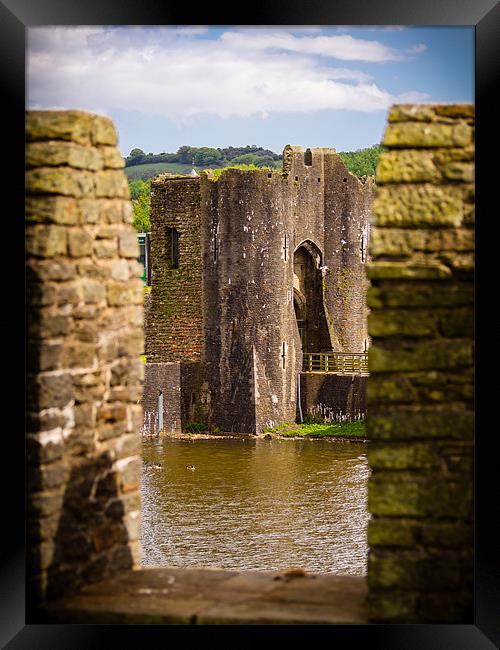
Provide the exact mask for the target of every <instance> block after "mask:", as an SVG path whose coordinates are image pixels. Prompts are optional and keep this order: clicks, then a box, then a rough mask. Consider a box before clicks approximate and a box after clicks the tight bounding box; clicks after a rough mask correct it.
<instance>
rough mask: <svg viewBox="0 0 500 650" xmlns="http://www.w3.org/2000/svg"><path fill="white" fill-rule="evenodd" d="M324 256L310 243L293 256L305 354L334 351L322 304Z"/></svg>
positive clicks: (295, 297) (295, 301)
mask: <svg viewBox="0 0 500 650" xmlns="http://www.w3.org/2000/svg"><path fill="white" fill-rule="evenodd" d="M321 266H322V253H321V251H320V249H319V248H318V247H317V246H316V244H314V243H313V242H311V241H305V242H302V243H301V244H300V245H299V246H298V247H297V248H296V249H295V252H294V256H293V306H294V310H295V317H296V319H297V328H298V331H299V336H300V341H301V344H302V351H303V352H306V351H307V352H320V351H321V350H328V349H331V347H332V346H331V341H330V334H329V330H328V324H327V321H326V316H325V307H324V302H323V276H322V273H321Z"/></svg>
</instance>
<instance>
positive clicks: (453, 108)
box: [368, 105, 474, 623]
mask: <svg viewBox="0 0 500 650" xmlns="http://www.w3.org/2000/svg"><path fill="white" fill-rule="evenodd" d="M383 144H384V145H385V146H386V147H387V148H388V151H387V152H386V153H384V154H382V156H381V158H380V161H379V164H378V168H377V175H376V181H377V186H378V189H377V197H376V200H375V203H374V206H373V214H374V222H375V225H374V227H373V229H372V237H371V244H370V250H371V255H372V258H373V261H372V262H371V263H370V264H369V266H368V274H369V277H370V279H371V284H372V286H371V288H370V290H369V293H368V305H369V307H370V309H371V314H370V316H369V321H368V323H369V334H370V335H371V337H372V341H373V344H372V348H371V349H370V353H369V367H370V372H371V376H370V379H369V382H368V436H369V438H370V439H371V440H372V442H371V443H370V446H369V450H368V459H369V464H370V467H371V469H372V475H371V478H370V481H369V503H368V508H369V510H370V512H371V514H372V519H371V521H370V524H369V530H368V540H369V545H370V555H369V564H368V583H369V591H370V598H369V605H370V617H371V620H373V621H379V622H383V621H391V622H456V623H472V622H473V607H472V605H473V522H472V517H473V453H474V438H473V417H474V413H473V269H474V262H473V248H474V226H473V224H474V203H473V201H474V109H473V106H471V105H435V106H433V105H415V106H413V105H400V106H393V107H392V108H391V110H390V112H389V125H388V127H387V130H386V132H385V136H384V142H383Z"/></svg>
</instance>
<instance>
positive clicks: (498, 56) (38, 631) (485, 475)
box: [0, 0, 500, 650]
mask: <svg viewBox="0 0 500 650" xmlns="http://www.w3.org/2000/svg"><path fill="white" fill-rule="evenodd" d="M175 24H177V25H183V24H186V25H191V24H198V25H203V24H207V25H415V26H417V25H422V26H424V25H425V26H433V25H435V26H440V25H442V26H446V25H471V26H475V34H476V114H477V127H476V145H477V157H476V174H477V181H476V205H477V209H478V224H479V226H478V230H477V233H476V243H477V245H478V248H479V249H480V253H479V255H478V263H477V265H476V287H477V289H476V343H477V353H476V367H477V368H481V366H482V367H483V368H487V366H488V361H489V360H490V353H491V352H492V351H494V348H495V345H494V341H495V340H496V339H495V337H496V336H497V330H498V327H496V328H495V325H496V319H495V318H486V319H484V320H483V321H482V320H481V317H480V311H482V309H480V307H481V306H483V307H485V309H486V310H489V309H490V307H491V305H490V299H491V300H495V299H496V295H492V296H490V295H489V292H488V300H485V302H484V303H483V302H482V300H483V299H482V298H481V291H482V289H479V285H481V286H484V285H487V284H488V278H489V277H491V274H490V270H491V267H490V269H488V263H489V262H490V260H493V261H494V260H495V253H496V251H495V250H494V249H493V246H494V242H495V238H494V237H493V236H491V237H490V232H492V230H493V227H494V225H495V224H494V223H493V222H494V221H495V220H496V221H498V216H497V213H498V208H497V203H498V200H497V198H496V196H494V195H493V189H496V186H497V185H498V180H497V176H498V172H497V171H496V169H495V166H494V165H493V164H491V165H490V164H489V163H488V162H486V161H487V160H488V159H487V158H486V156H487V151H488V150H489V149H492V148H493V147H494V146H495V136H496V134H497V133H498V129H497V128H496V127H495V122H497V123H498V120H495V117H496V112H497V109H496V106H497V105H496V104H495V101H494V93H495V91H496V90H497V87H498V82H497V80H498V68H499V62H500V52H499V49H500V6H499V4H498V2H497V1H496V0H474V2H472V1H471V0H419V1H417V0H399V1H398V2H397V3H395V2H393V0H383V1H376V2H375V1H370V0H358V2H356V3H354V2H346V1H343V2H335V1H334V0H331V1H330V2H322V1H321V0H314V1H311V0H308V1H307V2H306V1H305V0H304V1H302V2H297V0H293V1H292V2H287V3H278V2H275V3H273V4H271V3H270V2H267V3H255V2H253V3H247V4H245V5H243V4H242V3H239V4H237V5H233V6H232V7H226V6H223V5H220V6H219V7H217V6H215V5H214V4H213V3H210V4H209V3H202V4H198V3H196V4H191V5H190V6H186V3H172V2H167V1H166V0H165V1H164V2H159V1H158V0H121V1H120V2H117V1H109V0H108V1H104V2H103V1H102V0H101V1H100V2H98V1H96V0H87V1H86V2H75V1H74V0H2V1H1V2H0V30H1V37H0V66H1V75H0V82H1V84H2V90H3V92H2V95H1V96H2V98H3V101H2V108H3V119H2V126H3V135H4V147H6V148H5V149H4V153H5V152H9V155H8V161H9V162H8V169H7V174H6V175H7V179H6V182H5V185H4V188H6V193H5V196H4V198H6V195H8V196H9V198H10V200H11V206H10V209H9V210H8V211H6V213H7V214H8V215H11V216H10V218H9V228H8V230H9V241H10V242H11V243H10V246H11V247H12V249H13V250H11V251H10V253H11V257H12V261H9V267H8V269H9V272H8V273H7V274H6V276H5V277H6V278H7V285H8V287H12V293H14V294H15V295H17V297H18V298H19V297H20V296H22V293H23V292H22V290H19V288H17V289H14V286H17V287H19V285H14V283H13V282H12V284H11V281H12V280H13V279H14V278H15V279H16V281H17V280H18V279H20V278H23V277H24V257H23V255H22V253H20V252H19V251H22V250H23V248H24V247H23V241H24V226H22V225H21V218H20V217H21V215H22V213H23V211H24V110H25V31H26V29H27V28H29V27H32V26H37V25H175ZM496 146H497V148H498V145H496ZM495 194H496V193H495ZM14 216H15V218H14ZM4 233H5V231H4ZM18 238H19V242H18ZM497 241H498V240H497ZM12 242H15V245H14V244H13V243H12ZM488 245H490V246H491V247H492V248H491V250H488ZM16 251H17V252H16ZM497 256H498V254H497ZM485 293H486V292H485ZM5 295H6V293H5V289H4V296H5ZM8 300H9V302H8V304H9V305H13V304H14V303H16V302H18V304H19V305H20V310H19V311H16V312H14V313H15V316H14V317H12V315H11V313H10V312H9V314H8V318H7V317H6V316H7V315H6V314H4V317H3V319H2V320H0V323H2V324H3V325H4V326H5V327H4V328H3V329H2V331H3V332H4V333H5V337H4V363H5V364H6V365H5V367H6V368H7V369H8V370H9V375H8V376H9V385H10V384H11V381H10V377H14V378H15V377H17V376H19V377H20V381H23V383H22V384H21V386H23V385H24V378H23V370H22V364H21V361H20V360H21V358H22V356H23V355H22V350H23V349H24V331H23V328H22V327H21V325H20V324H21V322H23V318H24V309H23V306H24V301H22V298H21V299H20V300H17V301H16V300H14V297H12V301H10V299H8ZM488 313H489V312H488ZM485 321H486V322H485ZM488 326H489V327H490V329H488ZM495 330H496V331H495ZM20 351H21V354H19V352H20ZM483 359H484V361H485V362H484V364H483ZM482 364H483V365H482ZM17 373H19V375H18V374H17ZM21 378H22V379H21ZM476 379H477V390H476V412H477V424H476V471H475V475H476V482H475V490H476V492H475V494H476V509H475V511H476V536H475V558H476V597H475V609H476V614H475V624H474V625H366V626H335V627H334V628H333V629H329V630H327V631H326V635H327V637H328V640H329V639H330V634H332V635H333V637H332V640H333V641H336V642H339V641H342V640H344V641H346V642H348V643H352V642H353V641H355V642H363V641H365V642H366V644H367V646H368V647H370V648H383V649H384V650H391V649H392V648H394V649H397V650H402V649H404V650H412V649H413V648H416V649H419V648H424V649H426V650H430V649H438V648H439V649H440V648H443V649H444V648H447V649H450V650H460V649H462V648H463V649H464V650H472V649H474V650H481V649H482V648H485V649H487V648H495V647H496V648H499V647H500V580H499V571H498V559H497V556H498V550H497V547H498V540H497V538H496V536H495V534H494V532H493V531H494V524H495V523H496V522H495V517H496V516H497V513H499V512H500V508H499V505H500V498H499V494H500V490H498V486H497V485H496V481H495V479H496V478H497V476H498V474H499V472H498V469H499V466H498V462H497V458H498V454H496V453H495V450H494V440H493V438H494V436H495V435H496V434H495V432H494V429H495V424H496V422H495V419H494V406H495V404H496V401H497V400H496V392H497V391H496V389H495V382H494V381H493V380H492V381H491V382H490V381H489V380H483V379H481V377H480V375H479V373H477V372H476ZM497 383H498V382H497ZM11 393H16V394H18V395H22V388H21V387H20V388H19V389H18V390H17V391H15V390H14V389H13V385H10V387H9V390H8V391H6V392H5V393H4V399H5V401H6V404H5V407H7V408H5V410H8V411H9V412H10V414H11V415H13V416H14V417H13V418H12V420H13V421H12V424H9V425H8V426H7V425H6V424H4V436H3V444H4V456H3V458H4V465H5V470H4V471H3V472H1V473H0V474H1V475H2V479H4V485H3V496H4V502H6V503H8V504H10V505H11V506H12V514H11V516H10V518H5V519H4V526H3V531H4V532H3V535H2V537H3V546H4V550H3V553H2V555H1V556H0V557H1V559H0V562H1V579H0V602H1V615H0V616H1V618H0V642H1V644H2V647H7V648H12V649H17V648H37V649H42V648H50V649H51V650H54V649H56V648H71V649H72V650H73V649H75V648H86V649H87V648H97V647H104V646H109V645H110V644H112V643H117V641H118V638H119V637H120V638H123V639H126V640H127V641H128V642H129V643H131V644H132V643H133V644H134V645H136V643H137V642H138V641H139V640H143V638H144V635H147V636H148V638H149V640H150V641H151V640H155V642H162V641H163V642H171V638H172V634H173V633H174V630H173V629H172V628H171V627H169V628H168V629H165V628H163V627H162V626H157V627H156V628H153V627H148V626H98V625H95V626H81V625H25V611H24V608H25V587H24V575H25V568H24V563H25V539H24V528H25V501H24V472H23V470H22V469H21V468H23V467H24V439H23V434H22V433H21V432H20V431H19V429H20V426H19V423H18V418H17V415H19V413H20V412H22V408H23V400H22V399H21V403H20V406H19V408H16V407H14V404H15V400H13V399H11ZM485 418H488V420H486V419H485ZM490 418H492V419H491V422H490V421H489V420H490ZM485 423H486V424H485ZM8 467H12V472H11V474H10V475H9V474H8V472H7V471H6V469H7V468H8ZM221 631H222V630H221ZM225 631H226V630H225ZM248 631H249V628H247V630H246V632H248ZM298 631H299V630H294V631H293V634H294V636H295V635H296V633H297V632H298ZM180 632H182V635H183V639H184V641H185V640H188V641H189V637H187V636H185V635H187V634H188V635H189V634H193V633H194V628H189V629H188V628H183V630H182V631H181V630H177V631H176V634H178V633H180ZM310 632H311V628H308V630H307V635H308V638H310V637H309V635H310ZM139 637H140V638H139Z"/></svg>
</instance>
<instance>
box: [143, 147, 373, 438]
mask: <svg viewBox="0 0 500 650" xmlns="http://www.w3.org/2000/svg"><path fill="white" fill-rule="evenodd" d="M372 200H373V179H363V180H360V179H358V178H357V177H355V176H354V175H352V174H350V173H349V172H348V171H347V169H346V167H345V166H344V164H343V163H342V161H341V159H340V157H339V156H338V155H337V154H336V153H335V151H334V150H333V149H310V150H309V149H308V150H307V151H304V150H303V149H302V148H301V147H292V146H289V145H287V147H285V150H284V168H283V172H282V173H280V172H272V171H269V170H255V171H242V170H238V169H228V170H226V171H224V172H223V173H222V174H221V176H220V177H219V178H218V180H212V179H211V178H209V176H208V175H207V174H206V173H202V174H201V176H200V177H199V178H196V177H195V178H193V177H177V178H171V177H163V178H162V177H160V178H158V179H157V180H156V181H155V182H153V184H152V199H151V223H152V232H151V248H152V250H151V257H152V267H153V269H152V276H153V277H152V291H151V307H150V309H149V312H148V317H147V322H146V354H147V360H148V364H147V367H146V385H145V403H146V401H147V402H148V404H149V405H152V404H153V402H154V399H155V396H157V395H158V393H159V391H163V392H164V393H166V392H168V391H169V392H170V393H171V392H172V390H173V386H174V384H175V380H174V378H172V379H171V380H169V382H168V385H158V383H156V379H155V377H156V378H157V377H158V373H159V369H158V364H171V363H177V364H179V371H178V372H179V373H181V374H182V373H183V372H184V370H182V368H183V367H184V366H186V368H187V367H189V366H191V365H192V364H200V368H201V374H199V375H198V377H199V380H198V383H197V386H194V385H193V382H190V384H189V390H192V395H193V397H192V399H193V400H194V404H193V405H192V409H191V415H189V416H188V415H187V410H186V407H185V406H183V407H182V408H181V402H183V401H184V402H185V401H186V399H185V395H183V394H182V392H183V391H182V390H181V391H180V394H179V397H178V400H177V406H176V407H175V408H174V411H175V413H177V414H181V413H185V415H184V416H182V417H181V418H180V421H179V418H176V422H178V428H182V427H184V426H185V424H186V422H187V420H186V419H185V418H187V417H197V418H198V419H201V420H202V421H204V422H206V423H208V424H209V425H210V426H217V427H219V428H220V429H221V430H223V431H235V432H260V431H262V430H263V428H264V427H265V426H273V425H275V424H277V423H278V422H287V421H294V420H295V417H296V408H297V386H298V380H299V373H300V371H301V369H302V347H303V346H302V344H301V338H300V334H299V328H298V322H297V318H299V320H302V321H303V323H304V325H303V328H304V336H305V337H306V339H307V343H306V348H307V351H309V352H319V351H325V350H334V351H339V352H341V351H348V352H363V351H365V350H366V348H367V345H368V334H367V329H366V316H367V311H368V309H367V306H366V289H367V284H368V283H367V279H366V275H365V270H364V267H365V263H366V256H367V252H366V251H367V242H368V237H369V216H370V214H371V204H372ZM172 229H175V231H176V232H177V233H178V241H179V247H178V250H179V256H178V265H174V264H172V242H171V237H172ZM301 310H302V311H304V314H305V315H304V316H303V315H302V313H301ZM186 364H187V365H186ZM168 372H174V370H172V369H171V370H169V371H168ZM176 372H177V371H176ZM164 404H165V402H164ZM164 416H165V429H166V430H171V428H172V427H173V422H172V421H171V419H170V420H169V414H168V413H167V411H166V410H165V412H164ZM175 428H177V427H175Z"/></svg>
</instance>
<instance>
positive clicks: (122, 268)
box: [111, 260, 130, 282]
mask: <svg viewBox="0 0 500 650" xmlns="http://www.w3.org/2000/svg"><path fill="white" fill-rule="evenodd" d="M111 277H112V278H113V280H118V281H119V282H125V281H127V280H128V279H129V278H130V270H129V264H128V262H127V260H113V262H112V264H111Z"/></svg>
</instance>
